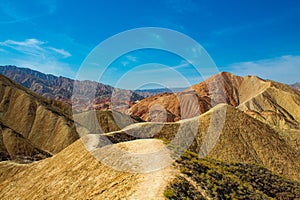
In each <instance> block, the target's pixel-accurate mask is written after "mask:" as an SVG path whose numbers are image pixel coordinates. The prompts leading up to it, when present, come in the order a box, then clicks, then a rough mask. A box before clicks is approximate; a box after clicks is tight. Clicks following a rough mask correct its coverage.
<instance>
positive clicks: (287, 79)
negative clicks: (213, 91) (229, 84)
mask: <svg viewBox="0 0 300 200" xmlns="http://www.w3.org/2000/svg"><path fill="white" fill-rule="evenodd" d="M228 68H229V69H231V70H230V71H231V72H233V73H235V74H237V75H241V76H245V75H257V76H259V77H261V78H265V79H271V80H275V81H279V82H283V83H287V84H291V83H294V82H299V81H300V55H296V56H295V55H284V56H280V57H275V58H269V59H262V60H256V61H247V62H240V63H234V64H231V65H229V66H228Z"/></svg>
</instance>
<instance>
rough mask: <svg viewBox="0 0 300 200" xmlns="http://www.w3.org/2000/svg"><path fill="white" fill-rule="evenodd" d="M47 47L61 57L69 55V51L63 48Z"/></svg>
mask: <svg viewBox="0 0 300 200" xmlns="http://www.w3.org/2000/svg"><path fill="white" fill-rule="evenodd" d="M48 49H50V50H52V51H54V52H56V53H58V54H60V55H62V56H63V57H65V58H68V57H71V56H72V55H71V53H69V52H68V51H66V50H64V49H57V48H54V47H48Z"/></svg>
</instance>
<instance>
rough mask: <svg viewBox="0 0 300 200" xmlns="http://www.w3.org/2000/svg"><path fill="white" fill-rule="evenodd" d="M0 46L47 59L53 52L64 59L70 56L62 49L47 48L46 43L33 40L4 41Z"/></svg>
mask: <svg viewBox="0 0 300 200" xmlns="http://www.w3.org/2000/svg"><path fill="white" fill-rule="evenodd" d="M0 46H2V47H4V48H10V49H13V50H16V51H18V52H19V53H23V54H29V55H35V56H44V57H47V56H49V55H53V52H54V53H57V54H59V55H61V56H63V57H64V58H67V57H70V56H71V53H69V52H68V51H66V50H64V49H57V48H54V47H51V46H48V45H46V42H44V41H40V40H38V39H34V38H33V39H26V40H24V41H14V40H6V41H4V42H0Z"/></svg>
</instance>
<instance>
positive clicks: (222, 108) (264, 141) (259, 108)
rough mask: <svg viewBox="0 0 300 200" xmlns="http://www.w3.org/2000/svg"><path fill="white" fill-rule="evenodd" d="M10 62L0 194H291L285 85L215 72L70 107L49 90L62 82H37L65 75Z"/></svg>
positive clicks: (295, 125)
mask: <svg viewBox="0 0 300 200" xmlns="http://www.w3.org/2000/svg"><path fill="white" fill-rule="evenodd" d="M12 69H13V68H10V69H9V70H8V69H6V68H5V69H1V70H0V71H2V72H3V71H5V73H6V74H5V75H7V76H9V78H12V79H14V80H15V81H16V82H14V81H13V80H11V79H9V78H7V77H5V76H3V75H1V76H0V127H1V131H0V155H1V162H0V198H1V199H4V200H6V199H7V200H9V199H300V92H299V91H298V90H296V89H295V88H293V87H291V86H288V85H285V84H282V83H278V82H275V81H271V80H263V79H261V78H259V77H256V76H245V77H240V76H236V75H234V74H230V73H227V72H223V73H220V74H217V75H215V76H213V77H210V78H208V79H207V80H205V81H204V82H201V83H198V84H196V85H193V86H191V87H190V88H187V89H186V90H184V91H182V92H176V93H166V92H165V93H160V94H156V95H154V96H151V95H152V94H151V95H149V97H147V98H144V97H146V95H144V96H143V97H142V96H141V95H140V96H141V97H142V98H144V99H143V100H140V101H139V102H138V103H136V104H134V105H132V106H131V108H129V109H128V110H127V111H126V112H124V113H121V112H118V111H115V110H110V109H106V110H97V111H96V110H95V111H94V110H88V111H76V112H74V113H73V112H72V107H71V105H70V104H71V103H72V102H71V101H70V102H67V103H66V99H64V101H60V100H62V99H61V98H58V97H59V96H60V95H64V96H66V97H68V98H70V95H69V92H70V88H72V82H70V81H68V83H66V82H65V81H62V82H60V83H57V84H55V88H54V87H52V88H50V89H49V88H48V89H46V88H47V87H46V85H47V84H48V83H47V84H46V83H39V81H41V80H42V79H45V80H47V81H50V82H51V81H54V82H56V81H59V80H67V79H65V78H63V77H60V78H59V79H57V78H55V77H54V78H53V77H52V78H51V76H49V75H43V74H42V73H39V74H35V75H32V74H31V75H28V76H27V75H25V74H24V73H25V72H24V69H22V70H19V69H18V68H15V70H12ZM30 73H32V72H30ZM36 73H37V72H36ZM8 74H9V75H8ZM35 76H36V77H43V78H41V79H35V80H33V79H32V77H35ZM24 77H26V78H24ZM35 81H37V82H36V84H34V82H35ZM50 82H49V84H50ZM51 83H52V82H51ZM19 84H22V85H23V86H21V85H19ZM65 84H66V85H65ZM41 85H42V86H41ZM103 87H109V86H104V85H103ZM37 88H40V89H41V90H38V89H37ZM67 88H69V89H67ZM64 89H66V90H67V92H66V93H65V92H63V90H64ZM101 91H102V90H101ZM56 95H57V96H56ZM105 98H106V97H105ZM108 98H109V97H108ZM125 113H126V114H125ZM108 141H109V142H108Z"/></svg>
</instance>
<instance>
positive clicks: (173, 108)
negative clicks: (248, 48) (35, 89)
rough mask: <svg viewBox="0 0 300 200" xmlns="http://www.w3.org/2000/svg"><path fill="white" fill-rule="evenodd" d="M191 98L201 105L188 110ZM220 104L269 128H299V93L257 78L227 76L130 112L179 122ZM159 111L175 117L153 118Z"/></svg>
mask: <svg viewBox="0 0 300 200" xmlns="http://www.w3.org/2000/svg"><path fill="white" fill-rule="evenodd" d="M192 98H194V99H197V100H198V105H196V104H193V106H185V102H186V101H188V100H189V101H190V100H191V99H192ZM219 103H226V104H228V105H232V106H234V107H238V108H239V109H240V110H242V111H244V112H246V113H247V114H249V115H251V116H253V117H255V118H257V119H259V120H261V121H263V122H265V123H268V124H270V125H274V126H278V127H280V128H293V129H298V128H299V122H300V119H299V117H300V92H299V91H297V90H295V89H292V88H291V87H289V86H287V85H284V84H281V83H277V82H274V81H269V80H263V79H260V78H258V77H256V76H245V77H240V76H235V75H233V74H230V73H225V72H222V73H220V74H217V75H215V76H213V77H211V78H209V79H207V80H206V81H204V82H201V83H199V84H196V85H193V86H191V87H190V88H188V89H186V90H185V92H180V93H174V94H168V93H166V94H159V95H156V96H153V97H150V98H147V99H143V100H141V101H140V102H139V103H137V104H135V105H133V106H132V107H131V108H130V109H129V111H128V112H129V113H130V114H132V115H136V116H139V117H141V118H142V119H143V120H145V121H163V120H164V121H178V120H180V119H186V118H190V117H193V116H197V115H199V114H201V113H204V112H206V111H208V110H209V109H210V108H212V107H214V106H216V105H217V104H219ZM197 107H198V108H197ZM156 108H158V109H156ZM157 110H159V112H160V113H167V114H165V115H167V116H172V117H165V118H162V117H160V118H158V117H152V118H151V116H153V114H152V113H155V112H158V111H157ZM162 115H163V114H162ZM154 116H155V115H154Z"/></svg>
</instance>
